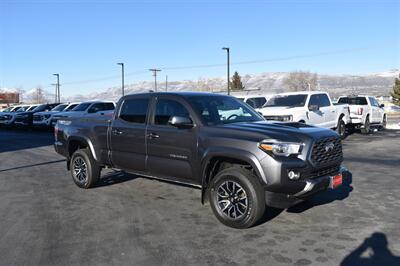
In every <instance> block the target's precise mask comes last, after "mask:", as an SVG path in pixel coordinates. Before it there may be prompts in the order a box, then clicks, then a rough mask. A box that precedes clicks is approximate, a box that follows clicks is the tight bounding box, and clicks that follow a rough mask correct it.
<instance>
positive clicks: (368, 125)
mask: <svg viewBox="0 0 400 266" xmlns="http://www.w3.org/2000/svg"><path fill="white" fill-rule="evenodd" d="M370 131H371V123H370V121H369V116H367V118H365V123H364V127H363V128H361V133H363V134H368V133H369V132H370Z"/></svg>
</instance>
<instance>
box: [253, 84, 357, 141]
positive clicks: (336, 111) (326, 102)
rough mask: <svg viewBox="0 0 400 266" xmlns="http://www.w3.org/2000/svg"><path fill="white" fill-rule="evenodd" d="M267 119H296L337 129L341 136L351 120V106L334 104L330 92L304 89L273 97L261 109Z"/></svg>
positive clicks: (296, 120)
mask: <svg viewBox="0 0 400 266" xmlns="http://www.w3.org/2000/svg"><path fill="white" fill-rule="evenodd" d="M259 112H261V113H262V114H263V116H264V118H265V119H266V120H277V121H285V122H286V121H294V122H301V123H305V124H310V125H315V126H319V127H324V128H330V129H335V130H336V131H337V132H338V134H339V135H340V136H341V137H344V136H345V134H346V125H347V124H348V123H349V122H350V118H349V113H350V111H349V107H348V105H345V104H343V105H342V104H340V105H334V104H332V101H331V98H330V97H329V95H328V93H326V92H320V91H304V92H290V93H281V94H277V95H275V96H273V97H271V98H270V99H269V100H268V102H267V103H266V104H265V105H264V107H263V108H261V109H260V110H259Z"/></svg>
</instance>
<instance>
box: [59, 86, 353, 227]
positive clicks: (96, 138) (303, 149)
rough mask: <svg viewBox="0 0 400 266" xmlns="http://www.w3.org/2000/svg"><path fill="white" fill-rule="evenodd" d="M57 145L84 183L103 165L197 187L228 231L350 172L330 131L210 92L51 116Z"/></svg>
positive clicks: (130, 100) (139, 98) (148, 96)
mask: <svg viewBox="0 0 400 266" xmlns="http://www.w3.org/2000/svg"><path fill="white" fill-rule="evenodd" d="M55 149H56V151H57V152H58V153H60V154H62V155H63V156H65V157H66V158H67V168H68V169H69V170H70V171H71V174H72V178H73V180H74V182H75V183H76V184H77V185H78V186H79V187H81V188H89V187H92V186H94V185H95V184H96V182H97V181H98V180H99V178H100V172H101V169H102V168H104V167H112V168H117V169H122V170H124V171H126V172H130V173H135V174H138V175H142V176H147V177H151V178H158V179H164V180H169V181H174V182H177V183H184V184H190V185H193V186H198V187H200V188H201V189H202V202H203V203H204V202H205V201H207V202H209V203H210V205H211V207H212V210H213V212H214V214H215V215H216V217H217V218H218V219H219V220H220V221H221V222H222V223H224V224H225V225H228V226H231V227H235V228H247V227H250V226H252V225H254V224H255V223H256V222H257V221H258V220H259V219H260V218H261V217H262V215H263V214H264V212H265V207H266V205H268V206H273V207H277V208H288V207H290V206H292V205H294V204H297V203H299V202H301V201H303V200H305V199H307V198H309V197H310V196H312V195H313V194H315V193H316V192H318V191H322V190H326V189H328V188H336V187H338V186H340V185H341V184H342V181H343V176H346V175H345V174H344V173H345V172H347V170H346V169H345V168H344V167H342V166H341V163H342V161H343V154H342V146H341V140H340V137H339V136H338V135H337V134H336V133H335V132H334V131H332V130H329V129H323V128H318V127H313V126H309V125H305V124H302V123H294V122H291V123H281V122H266V121H265V120H264V119H263V117H262V116H260V115H259V114H258V113H257V112H256V111H254V110H253V109H252V108H251V107H249V106H248V105H246V104H245V103H242V102H240V101H239V100H237V99H235V98H233V97H230V96H225V95H217V94H209V93H194V92H181V93H144V94H134V95H128V96H124V97H122V98H121V99H120V100H119V102H118V105H117V108H116V109H115V113H114V115H113V117H112V118H108V119H105V118H104V117H99V118H96V117H93V118H90V119H88V118H71V119H65V120H60V121H58V123H57V125H56V127H55Z"/></svg>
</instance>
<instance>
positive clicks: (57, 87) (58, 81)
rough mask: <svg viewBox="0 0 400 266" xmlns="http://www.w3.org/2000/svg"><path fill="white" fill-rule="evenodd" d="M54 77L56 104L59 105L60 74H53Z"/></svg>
mask: <svg viewBox="0 0 400 266" xmlns="http://www.w3.org/2000/svg"><path fill="white" fill-rule="evenodd" d="M53 75H54V76H56V77H57V84H56V102H57V103H60V101H61V97H60V74H58V73H56V74H53Z"/></svg>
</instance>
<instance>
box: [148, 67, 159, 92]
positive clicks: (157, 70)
mask: <svg viewBox="0 0 400 266" xmlns="http://www.w3.org/2000/svg"><path fill="white" fill-rule="evenodd" d="M149 71H151V72H153V76H154V91H155V92H157V72H160V71H161V69H156V68H151V69H149Z"/></svg>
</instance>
